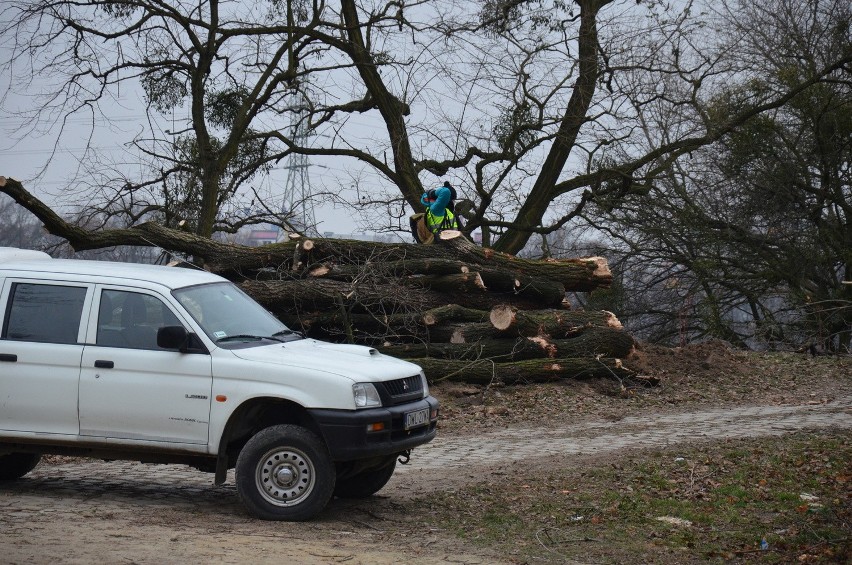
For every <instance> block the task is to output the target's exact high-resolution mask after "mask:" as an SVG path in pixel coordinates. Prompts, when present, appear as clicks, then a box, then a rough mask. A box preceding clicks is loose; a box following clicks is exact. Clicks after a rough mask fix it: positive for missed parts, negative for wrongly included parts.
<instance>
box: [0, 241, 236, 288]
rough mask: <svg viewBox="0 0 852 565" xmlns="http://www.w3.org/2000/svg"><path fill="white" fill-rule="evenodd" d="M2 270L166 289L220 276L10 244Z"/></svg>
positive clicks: (3, 251) (2, 250) (1, 256)
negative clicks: (58, 255) (52, 253)
mask: <svg viewBox="0 0 852 565" xmlns="http://www.w3.org/2000/svg"><path fill="white" fill-rule="evenodd" d="M3 271H6V274H8V272H9V271H16V272H19V273H20V272H29V273H50V274H57V275H82V276H96V277H98V278H103V279H132V280H137V281H146V282H152V283H157V284H161V285H164V286H166V287H168V288H170V289H175V288H182V287H185V286H192V285H196V284H204V283H211V282H222V281H225V279H224V278H222V277H220V276H218V275H214V274H213V273H208V272H207V271H203V270H201V269H186V268H181V267H165V266H162V265H143V264H140V263H119V262H116V261H88V260H83V259H52V258H51V257H50V255H48V254H47V253H43V252H41V251H33V250H29V249H18V248H14V247H0V274H3Z"/></svg>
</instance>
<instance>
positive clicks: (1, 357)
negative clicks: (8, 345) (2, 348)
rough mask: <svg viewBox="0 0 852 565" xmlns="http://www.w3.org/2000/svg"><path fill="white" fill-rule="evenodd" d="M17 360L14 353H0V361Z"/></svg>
mask: <svg viewBox="0 0 852 565" xmlns="http://www.w3.org/2000/svg"><path fill="white" fill-rule="evenodd" d="M17 360H18V356H17V355H15V354H14V353H0V361H8V362H9V363H14V362H15V361H17Z"/></svg>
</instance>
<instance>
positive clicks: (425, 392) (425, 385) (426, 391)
mask: <svg viewBox="0 0 852 565" xmlns="http://www.w3.org/2000/svg"><path fill="white" fill-rule="evenodd" d="M420 380H422V381H423V398H426V397H427V396H429V382H428V381H427V380H426V373H424V372H423V371H420Z"/></svg>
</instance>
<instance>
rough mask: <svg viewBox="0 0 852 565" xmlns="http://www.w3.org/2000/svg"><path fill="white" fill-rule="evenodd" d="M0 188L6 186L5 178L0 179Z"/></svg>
mask: <svg viewBox="0 0 852 565" xmlns="http://www.w3.org/2000/svg"><path fill="white" fill-rule="evenodd" d="M0 186H6V177H0Z"/></svg>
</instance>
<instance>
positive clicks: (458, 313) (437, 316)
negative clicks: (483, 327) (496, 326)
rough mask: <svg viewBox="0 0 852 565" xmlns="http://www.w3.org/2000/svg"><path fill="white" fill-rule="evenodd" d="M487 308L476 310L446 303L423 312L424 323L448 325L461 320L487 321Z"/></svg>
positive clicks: (428, 324) (427, 324)
mask: <svg viewBox="0 0 852 565" xmlns="http://www.w3.org/2000/svg"><path fill="white" fill-rule="evenodd" d="M487 321H488V311H487V310H474V309H472V308H465V307H464V306H459V305H458V304H446V305H444V306H439V307H437V308H432V309H431V310H428V311H426V312H424V313H423V324H424V325H426V326H437V325H446V324H448V323H459V322H487Z"/></svg>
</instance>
